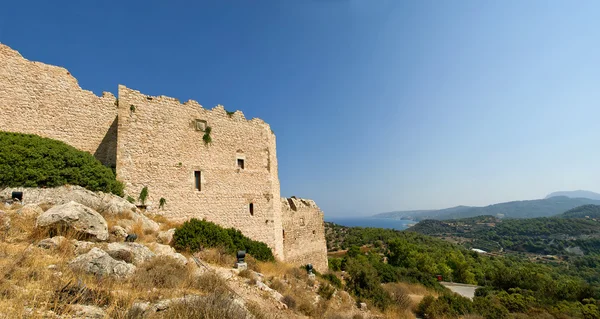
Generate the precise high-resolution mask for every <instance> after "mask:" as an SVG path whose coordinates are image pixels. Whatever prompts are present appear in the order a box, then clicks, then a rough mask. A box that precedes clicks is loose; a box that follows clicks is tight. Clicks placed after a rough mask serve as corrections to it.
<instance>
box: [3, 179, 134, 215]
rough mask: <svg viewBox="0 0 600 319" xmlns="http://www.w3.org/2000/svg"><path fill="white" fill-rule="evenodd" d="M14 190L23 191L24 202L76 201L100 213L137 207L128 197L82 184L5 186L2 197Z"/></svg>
mask: <svg viewBox="0 0 600 319" xmlns="http://www.w3.org/2000/svg"><path fill="white" fill-rule="evenodd" d="M13 191H20V192H23V203H22V204H38V203H49V204H54V205H61V204H66V203H68V202H70V201H74V202H77V203H80V204H82V205H85V206H87V207H90V208H92V209H93V210H95V211H97V212H98V213H100V214H109V215H116V214H122V213H128V212H130V211H135V210H136V207H135V205H133V204H132V203H130V202H128V201H127V200H126V199H124V198H121V197H119V196H117V195H114V194H107V193H102V192H92V191H90V190H88V189H85V188H83V187H81V186H71V185H66V186H59V187H53V188H25V187H17V188H5V189H4V190H2V191H1V192H0V197H7V198H8V197H10V196H11V194H12V192H13Z"/></svg>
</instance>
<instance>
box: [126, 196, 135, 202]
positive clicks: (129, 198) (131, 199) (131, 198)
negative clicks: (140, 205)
mask: <svg viewBox="0 0 600 319" xmlns="http://www.w3.org/2000/svg"><path fill="white" fill-rule="evenodd" d="M127 201H128V202H130V203H132V204H133V203H135V198H133V197H131V196H127Z"/></svg>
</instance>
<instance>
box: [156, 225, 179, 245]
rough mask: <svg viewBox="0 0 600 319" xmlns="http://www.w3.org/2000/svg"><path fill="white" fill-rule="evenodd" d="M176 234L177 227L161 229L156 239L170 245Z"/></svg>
mask: <svg viewBox="0 0 600 319" xmlns="http://www.w3.org/2000/svg"><path fill="white" fill-rule="evenodd" d="M174 234H175V228H171V229H169V230H166V231H161V232H160V233H158V236H156V240H157V241H158V242H159V243H161V244H165V245H168V244H170V243H171V241H172V240H173V235H174Z"/></svg>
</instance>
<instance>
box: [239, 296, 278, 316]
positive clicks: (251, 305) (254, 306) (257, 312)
mask: <svg viewBox="0 0 600 319" xmlns="http://www.w3.org/2000/svg"><path fill="white" fill-rule="evenodd" d="M246 309H248V312H249V313H250V314H251V315H253V316H254V318H256V319H276V318H279V317H278V316H277V315H276V314H274V313H272V312H270V311H265V310H263V309H261V308H260V305H259V304H258V303H256V302H254V301H251V300H250V301H246Z"/></svg>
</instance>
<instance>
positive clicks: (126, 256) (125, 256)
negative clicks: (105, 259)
mask: <svg viewBox="0 0 600 319" xmlns="http://www.w3.org/2000/svg"><path fill="white" fill-rule="evenodd" d="M108 254H109V255H110V256H111V257H112V258H114V259H116V260H122V261H124V262H126V263H130V264H131V263H133V260H134V258H135V255H134V254H133V252H132V251H129V250H112V251H110V252H109V253H108Z"/></svg>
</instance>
